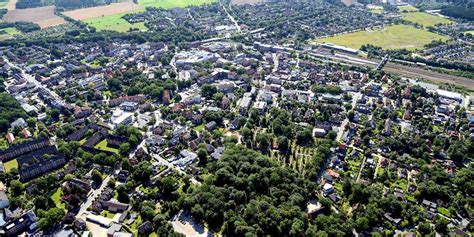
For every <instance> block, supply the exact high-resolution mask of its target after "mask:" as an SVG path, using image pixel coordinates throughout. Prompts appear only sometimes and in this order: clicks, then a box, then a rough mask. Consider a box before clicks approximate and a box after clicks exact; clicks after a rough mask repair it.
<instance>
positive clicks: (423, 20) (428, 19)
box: [402, 12, 453, 27]
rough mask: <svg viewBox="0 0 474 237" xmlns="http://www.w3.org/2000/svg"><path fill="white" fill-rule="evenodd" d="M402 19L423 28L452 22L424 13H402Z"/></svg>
mask: <svg viewBox="0 0 474 237" xmlns="http://www.w3.org/2000/svg"><path fill="white" fill-rule="evenodd" d="M402 19H403V20H407V21H410V22H413V23H418V24H420V25H422V26H423V27H428V26H435V25H437V24H451V23H453V21H451V20H449V19H447V18H443V17H440V16H435V15H431V14H428V13H425V12H407V13H402Z"/></svg>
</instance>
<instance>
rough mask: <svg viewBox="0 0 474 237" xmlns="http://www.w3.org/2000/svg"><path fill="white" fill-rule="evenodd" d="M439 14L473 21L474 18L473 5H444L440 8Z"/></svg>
mask: <svg viewBox="0 0 474 237" xmlns="http://www.w3.org/2000/svg"><path fill="white" fill-rule="evenodd" d="M441 14H443V15H445V16H450V17H454V18H461V19H466V20H470V21H473V20H474V6H470V7H466V6H446V7H443V8H442V9H441Z"/></svg>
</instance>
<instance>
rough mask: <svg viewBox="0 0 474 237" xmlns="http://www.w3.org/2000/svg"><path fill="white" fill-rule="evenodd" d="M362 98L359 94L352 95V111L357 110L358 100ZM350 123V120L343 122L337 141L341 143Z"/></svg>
mask: <svg viewBox="0 0 474 237" xmlns="http://www.w3.org/2000/svg"><path fill="white" fill-rule="evenodd" d="M361 96H362V94H361V93H359V92H357V93H353V94H352V103H351V105H352V109H354V108H355V106H356V104H357V100H359V98H360V97H361ZM348 122H349V120H348V119H347V118H346V119H344V120H343V121H342V123H341V126H339V131H338V133H337V137H336V141H338V142H341V139H342V136H343V135H344V130H345V128H346V125H347V123H348Z"/></svg>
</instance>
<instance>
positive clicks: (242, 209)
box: [185, 146, 308, 236]
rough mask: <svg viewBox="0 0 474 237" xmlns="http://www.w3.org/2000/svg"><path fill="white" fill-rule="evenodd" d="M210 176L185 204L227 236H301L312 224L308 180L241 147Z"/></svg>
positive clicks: (230, 151)
mask: <svg viewBox="0 0 474 237" xmlns="http://www.w3.org/2000/svg"><path fill="white" fill-rule="evenodd" d="M209 171H210V174H211V175H210V176H209V178H208V179H207V180H206V181H205V183H204V184H203V185H202V186H200V187H197V188H196V190H194V191H193V192H191V193H190V194H189V195H188V196H187V197H186V199H185V206H186V207H187V208H188V209H189V210H190V211H191V213H192V214H193V216H194V217H196V218H197V219H199V220H201V221H204V222H206V223H209V225H210V227H211V228H212V229H214V230H220V229H222V230H223V233H224V234H225V235H229V236H244V235H247V234H257V235H266V234H270V235H273V236H288V235H296V234H297V233H302V232H304V231H305V229H306V227H307V225H308V223H307V216H306V213H305V212H304V210H305V208H306V202H307V200H308V197H307V190H306V188H305V187H306V185H305V181H304V180H303V179H301V178H300V177H299V176H298V174H297V173H296V172H295V171H294V170H291V169H288V168H283V167H281V166H278V165H277V164H276V163H275V162H274V161H271V160H270V159H269V158H268V157H265V156H262V155H261V154H259V153H257V152H255V151H253V150H250V149H245V148H243V147H241V146H235V147H232V148H228V149H227V150H226V153H225V154H224V156H223V157H222V159H221V160H220V161H219V162H216V163H213V164H211V165H210V169H209Z"/></svg>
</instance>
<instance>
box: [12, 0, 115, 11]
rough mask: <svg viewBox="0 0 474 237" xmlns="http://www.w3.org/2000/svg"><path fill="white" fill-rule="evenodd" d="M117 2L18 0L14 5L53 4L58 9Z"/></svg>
mask: <svg viewBox="0 0 474 237" xmlns="http://www.w3.org/2000/svg"><path fill="white" fill-rule="evenodd" d="M114 2H117V0H18V2H17V3H16V7H17V8H20V9H24V8H32V7H43V6H50V5H55V6H56V7H57V8H58V10H72V9H78V8H86V7H95V6H101V5H106V4H110V3H114Z"/></svg>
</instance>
